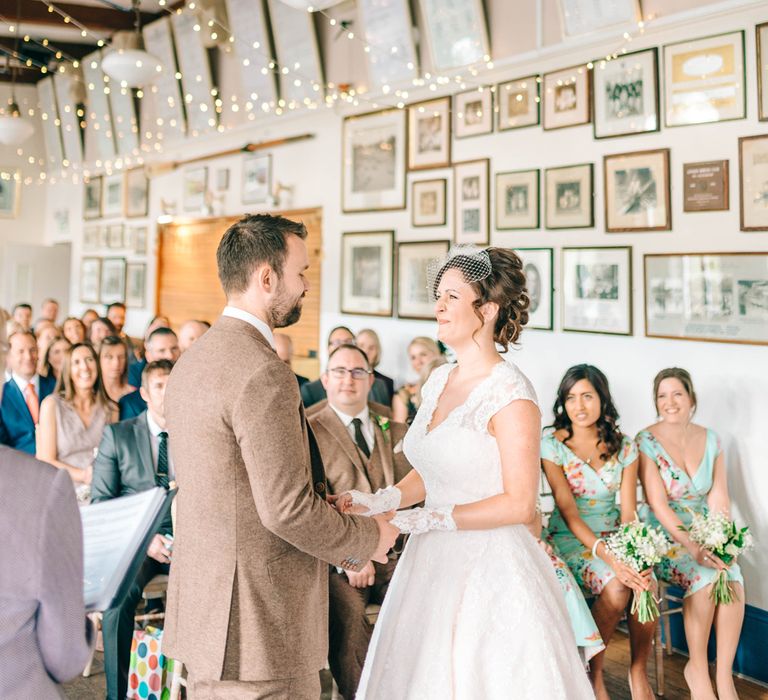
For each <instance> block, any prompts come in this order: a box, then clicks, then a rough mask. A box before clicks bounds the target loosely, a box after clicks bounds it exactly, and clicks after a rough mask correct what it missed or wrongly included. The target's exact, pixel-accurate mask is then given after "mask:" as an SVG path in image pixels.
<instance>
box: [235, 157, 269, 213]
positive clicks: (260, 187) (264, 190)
mask: <svg viewBox="0 0 768 700" xmlns="http://www.w3.org/2000/svg"><path fill="white" fill-rule="evenodd" d="M271 192H272V156H271V155H269V154H268V153H267V154H262V155H248V156H246V157H245V158H243V196H242V199H243V204H263V203H264V202H266V201H267V200H268V199H269V195H270V193H271Z"/></svg>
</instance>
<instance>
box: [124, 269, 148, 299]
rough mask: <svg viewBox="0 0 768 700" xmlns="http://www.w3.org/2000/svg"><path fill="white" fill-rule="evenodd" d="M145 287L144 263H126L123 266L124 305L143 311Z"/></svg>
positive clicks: (145, 271)
mask: <svg viewBox="0 0 768 700" xmlns="http://www.w3.org/2000/svg"><path fill="white" fill-rule="evenodd" d="M146 287H147V265H146V263H128V264H127V265H126V266H125V305H126V306H130V307H132V308H135V309H143V308H144V304H145V302H146V295H145V290H146Z"/></svg>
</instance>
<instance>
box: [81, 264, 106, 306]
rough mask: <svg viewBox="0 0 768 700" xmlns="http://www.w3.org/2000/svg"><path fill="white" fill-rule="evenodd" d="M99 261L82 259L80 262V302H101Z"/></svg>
mask: <svg viewBox="0 0 768 700" xmlns="http://www.w3.org/2000/svg"><path fill="white" fill-rule="evenodd" d="M100 290H101V259H100V258H83V259H82V261H81V262H80V301H81V302H82V303H83V304H98V303H99V302H100V301H101V298H100V296H99V292H100Z"/></svg>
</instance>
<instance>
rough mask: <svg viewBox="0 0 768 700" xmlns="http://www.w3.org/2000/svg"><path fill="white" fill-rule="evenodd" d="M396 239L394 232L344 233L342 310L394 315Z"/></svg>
mask: <svg viewBox="0 0 768 700" xmlns="http://www.w3.org/2000/svg"><path fill="white" fill-rule="evenodd" d="M394 241H395V232H394V231H361V232H352V233H344V234H342V236H341V312H342V313H344V314H364V315H367V316H391V315H392V302H393V289H394V280H393V275H394V252H395V251H394Z"/></svg>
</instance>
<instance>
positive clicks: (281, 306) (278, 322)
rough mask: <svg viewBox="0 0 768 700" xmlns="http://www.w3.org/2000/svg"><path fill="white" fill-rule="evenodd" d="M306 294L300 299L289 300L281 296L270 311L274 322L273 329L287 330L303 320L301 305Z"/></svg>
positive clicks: (270, 316) (302, 294)
mask: <svg viewBox="0 0 768 700" xmlns="http://www.w3.org/2000/svg"><path fill="white" fill-rule="evenodd" d="M304 294H305V292H302V293H301V294H300V295H299V296H298V297H295V298H288V297H287V296H286V295H284V294H281V295H280V297H279V298H278V299H277V300H276V301H275V303H274V305H273V306H272V308H271V309H270V310H269V318H270V321H271V322H272V328H285V327H286V326H292V325H293V324H294V323H297V322H298V320H299V319H300V318H301V305H302V302H303V300H304Z"/></svg>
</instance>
